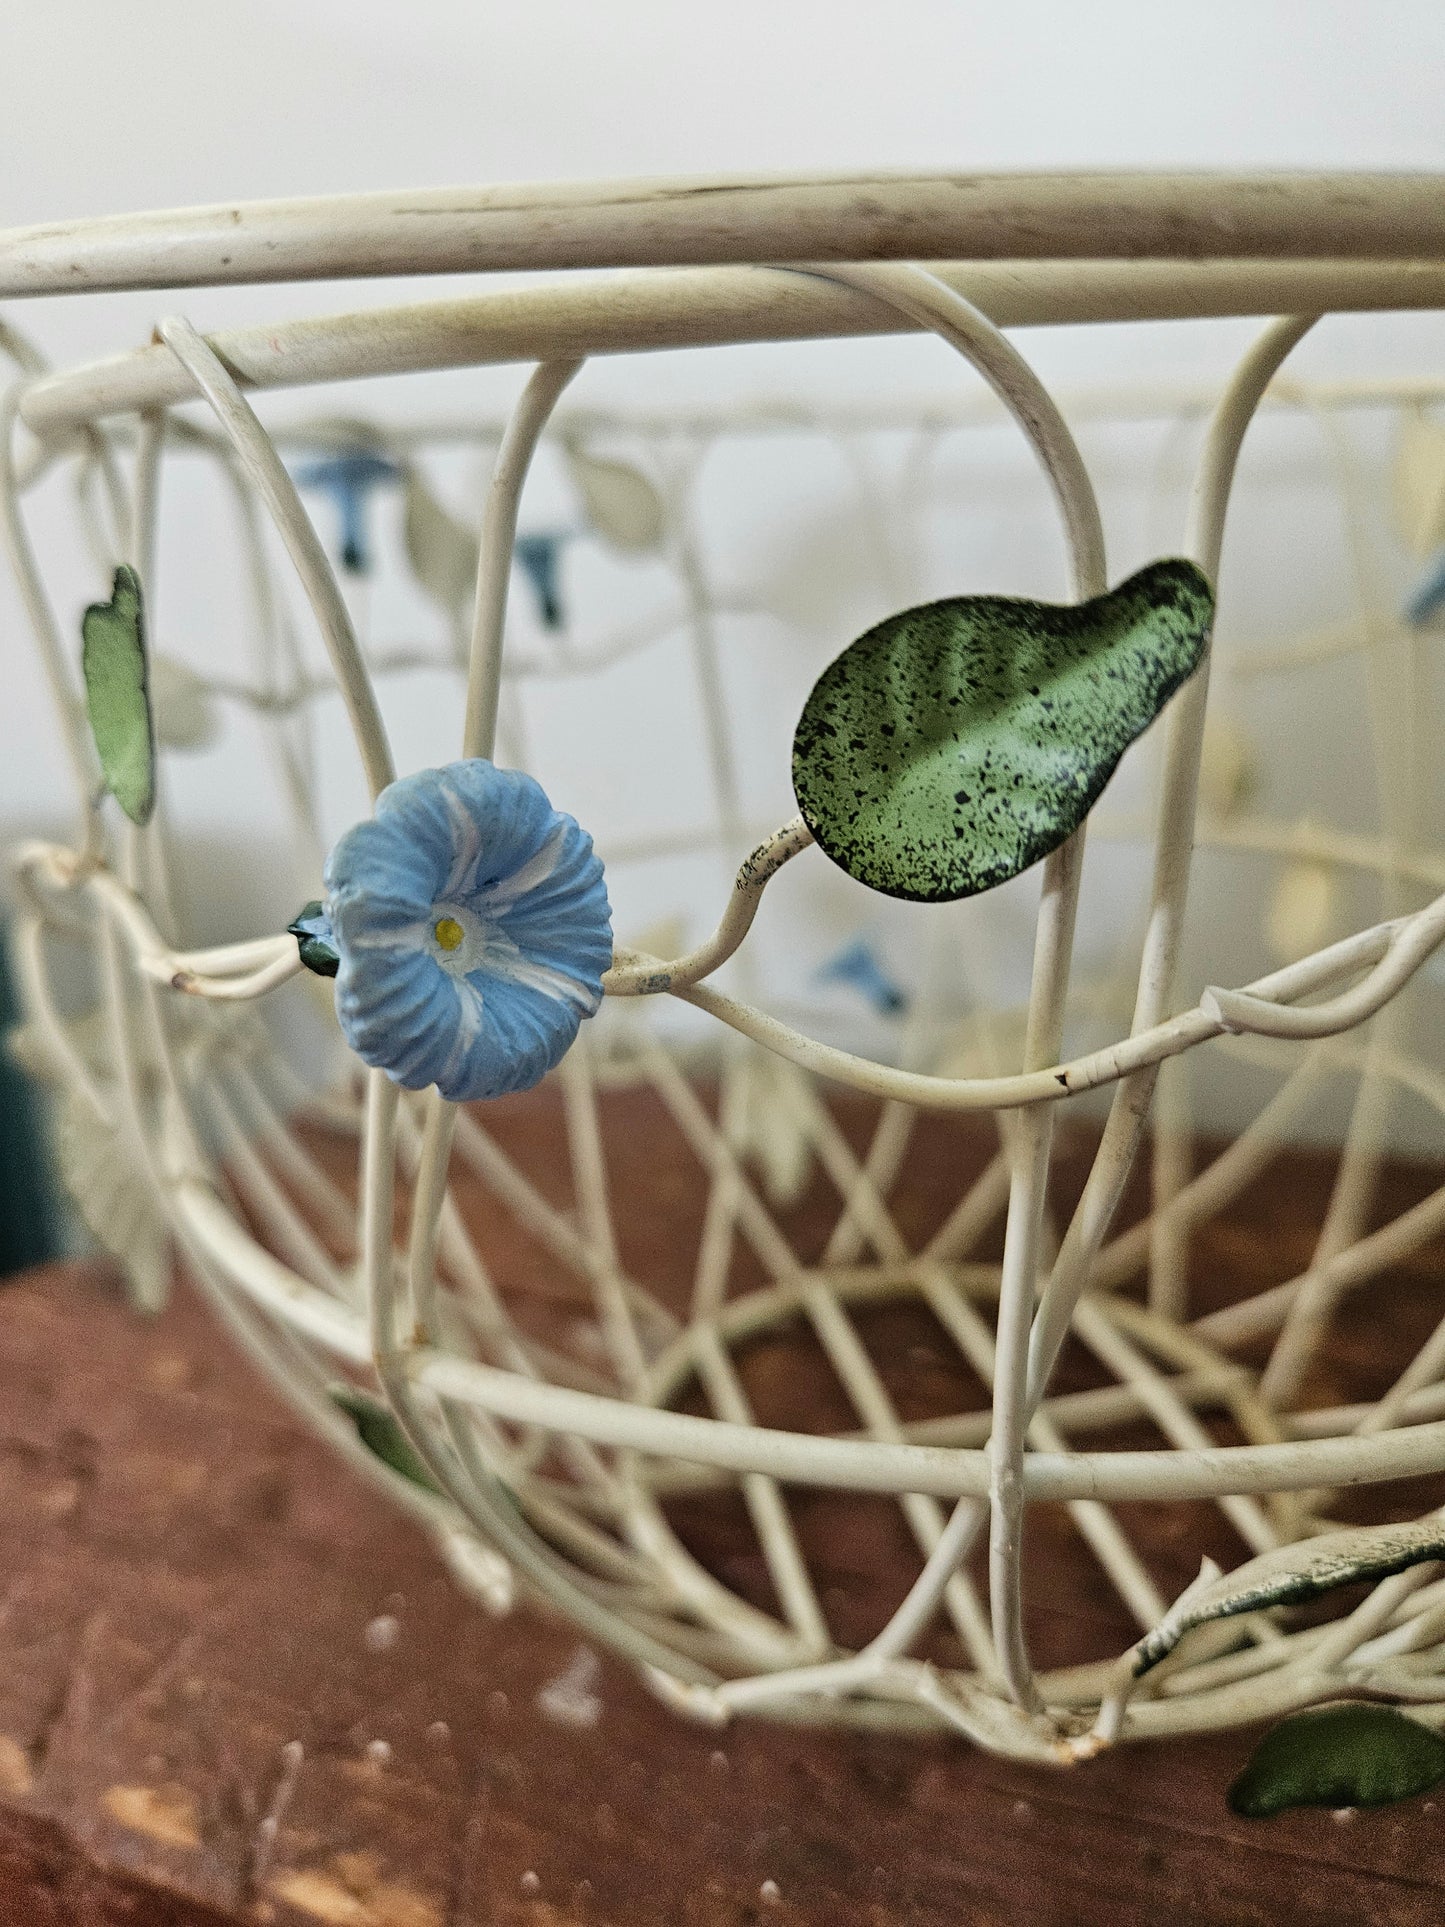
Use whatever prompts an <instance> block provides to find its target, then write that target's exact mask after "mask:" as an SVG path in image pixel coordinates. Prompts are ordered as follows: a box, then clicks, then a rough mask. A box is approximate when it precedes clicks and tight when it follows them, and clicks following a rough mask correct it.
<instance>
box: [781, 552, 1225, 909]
mask: <svg viewBox="0 0 1445 1927" xmlns="http://www.w3.org/2000/svg"><path fill="white" fill-rule="evenodd" d="M1213 616H1214V592H1213V590H1212V589H1211V588H1210V586H1209V583H1208V581H1207V579H1206V578H1205V576H1204V575H1203V574H1202V573H1201V571H1200V570H1199V569H1197V568H1196V567H1195V566H1194V564H1193V563H1192V562H1184V561H1168V562H1154V563H1151V564H1150V566H1149V567H1148V568H1147V569H1141V570H1140V572H1139V573H1138V574H1137V575H1134V576H1131V577H1130V578H1129V580H1128V581H1127V582H1124V583H1121V584H1120V586H1119V587H1118V588H1117V589H1113V590H1111V591H1110V592H1109V594H1107V595H1102V596H1096V597H1095V598H1094V600H1093V601H1092V602H1081V603H1072V604H1060V603H1048V602H1026V601H1021V600H1017V599H1013V598H1010V597H1006V596H953V597H950V598H949V599H948V600H946V601H943V602H927V603H924V604H922V605H921V606H920V607H918V608H915V609H905V610H904V611H903V612H902V614H900V615H896V616H890V617H889V618H888V619H887V620H886V621H885V622H880V623H879V624H878V625H877V627H876V628H873V629H870V630H869V631H868V632H867V633H866V635H862V636H860V637H859V638H858V640H857V641H856V642H854V643H853V644H851V645H850V647H849V648H847V649H845V650H844V651H843V653H842V655H841V656H839V657H838V658H837V659H836V660H835V661H834V662H833V663H831V664H830V665H829V667H828V668H827V669H825V670H824V671H823V674H822V675H821V676H820V677H819V679H818V681H817V683H816V684H815V685H814V687H813V691H812V694H811V695H810V696H809V697H808V700H807V702H806V703H805V705H804V707H803V714H802V718H801V720H800V721H799V724H798V729H797V734H796V736H795V737H794V741H793V788H794V789H795V791H796V792H797V797H798V805H799V808H800V809H801V810H802V812H803V818H804V820H805V822H806V823H807V825H808V827H809V829H810V830H811V831H812V832H813V835H814V836H815V837H816V838H817V840H818V843H819V845H820V847H821V848H822V849H823V850H824V851H825V852H826V854H827V855H828V856H830V857H831V858H832V859H833V861H834V862H835V863H837V864H838V865H839V866H840V867H841V868H842V869H844V870H846V871H847V872H848V874H849V876H851V877H856V878H857V879H858V881H859V882H860V883H866V884H867V885H868V886H869V887H870V888H871V889H874V890H881V891H882V892H884V894H885V895H887V896H893V897H907V898H910V899H912V900H913V901H915V902H919V903H948V902H951V901H952V900H953V899H955V898H957V897H969V896H975V895H977V894H978V892H979V891H981V890H991V889H993V888H994V887H995V885H997V884H1000V883H1006V882H1007V881H1008V879H1009V878H1010V877H1014V876H1017V875H1018V874H1019V872H1020V871H1022V870H1026V869H1028V868H1029V866H1030V865H1031V864H1033V863H1036V862H1038V860H1039V858H1040V857H1043V856H1047V855H1048V853H1049V851H1050V850H1055V849H1057V848H1058V846H1059V845H1060V844H1061V843H1063V842H1064V841H1066V839H1067V838H1068V837H1070V836H1072V834H1073V833H1074V831H1075V830H1076V829H1078V827H1079V825H1080V824H1081V823H1082V822H1083V820H1084V818H1085V816H1087V814H1088V812H1089V811H1090V809H1091V808H1092V807H1093V805H1094V803H1095V801H1096V800H1097V798H1098V796H1099V793H1100V791H1101V790H1102V789H1103V787H1104V785H1105V783H1107V782H1108V780H1109V777H1110V776H1111V775H1112V774H1113V771H1114V767H1115V765H1116V764H1117V763H1118V761H1119V758H1120V757H1121V756H1122V755H1123V753H1124V751H1125V750H1126V749H1127V748H1128V747H1129V745H1130V743H1132V742H1133V740H1134V738H1135V737H1136V736H1138V735H1140V734H1141V733H1142V732H1143V731H1144V730H1145V729H1147V728H1148V726H1149V724H1150V723H1151V722H1152V721H1153V720H1154V718H1155V717H1156V716H1157V715H1158V713H1159V711H1160V710H1161V709H1162V708H1163V706H1164V704H1165V703H1166V702H1167V701H1168V700H1169V698H1170V697H1171V696H1172V695H1173V694H1174V691H1175V690H1176V689H1178V687H1179V685H1180V684H1181V683H1182V682H1183V681H1184V680H1185V679H1186V677H1188V676H1189V675H1190V674H1191V673H1192V672H1193V670H1194V669H1195V668H1196V667H1197V666H1198V663H1199V660H1200V657H1201V656H1202V655H1203V653H1204V647H1205V644H1206V643H1207V641H1208V639H1209V630H1210V624H1211V622H1212V621H1213Z"/></svg>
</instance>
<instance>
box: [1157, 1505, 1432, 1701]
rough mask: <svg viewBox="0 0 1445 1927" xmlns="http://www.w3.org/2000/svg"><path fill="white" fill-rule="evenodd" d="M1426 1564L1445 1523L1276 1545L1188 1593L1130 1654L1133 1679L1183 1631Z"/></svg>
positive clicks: (1354, 1530)
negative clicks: (1132, 1663) (1211, 1621)
mask: <svg viewBox="0 0 1445 1927" xmlns="http://www.w3.org/2000/svg"><path fill="white" fill-rule="evenodd" d="M1427 1559H1445V1519H1441V1518H1435V1517H1432V1518H1427V1519H1415V1520H1412V1521H1410V1522H1409V1523H1407V1524H1403V1525H1388V1526H1348V1527H1346V1528H1345V1529H1344V1530H1343V1531H1340V1532H1321V1533H1319V1534H1317V1535H1316V1536H1315V1537H1314V1538H1312V1539H1302V1540H1300V1541H1299V1542H1298V1543H1296V1544H1293V1545H1286V1546H1273V1547H1271V1549H1270V1550H1269V1551H1268V1552H1261V1553H1259V1554H1257V1555H1256V1557H1255V1558H1253V1559H1246V1560H1245V1562H1244V1564H1243V1565H1242V1566H1236V1567H1235V1569H1234V1571H1233V1572H1227V1573H1224V1574H1223V1575H1222V1576H1220V1577H1218V1578H1214V1579H1212V1580H1211V1581H1210V1582H1209V1584H1208V1585H1203V1586H1192V1587H1191V1588H1190V1589H1189V1591H1188V1592H1187V1593H1186V1594H1185V1595H1184V1597H1183V1599H1182V1600H1181V1601H1180V1602H1179V1603H1178V1604H1176V1605H1175V1606H1173V1607H1172V1608H1171V1609H1170V1611H1169V1612H1168V1613H1166V1614H1165V1616H1164V1618H1163V1619H1161V1620H1160V1622H1159V1624H1158V1625H1157V1626H1156V1627H1155V1628H1154V1629H1153V1631H1152V1632H1148V1633H1146V1634H1145V1635H1144V1637H1143V1638H1142V1639H1141V1640H1140V1641H1139V1643H1138V1645H1137V1646H1136V1647H1135V1648H1134V1677H1135V1678H1136V1679H1138V1678H1139V1677H1141V1675H1143V1674H1144V1673H1147V1672H1148V1671H1149V1670H1150V1668H1151V1667H1154V1666H1157V1665H1158V1664H1159V1662H1160V1660H1161V1659H1163V1658H1164V1657H1165V1656H1166V1655H1167V1654H1169V1653H1172V1652H1173V1650H1174V1648H1175V1647H1176V1646H1177V1645H1178V1644H1179V1642H1180V1640H1181V1639H1182V1638H1183V1637H1184V1635H1185V1634H1186V1633H1187V1632H1190V1631H1191V1630H1192V1629H1193V1628H1194V1627H1195V1626H1203V1625H1205V1624H1206V1623H1207V1622H1208V1621H1209V1620H1211V1619H1232V1618H1234V1617H1236V1616H1237V1615H1238V1614H1240V1613H1255V1612H1263V1611H1265V1610H1266V1609H1267V1608H1268V1607H1271V1606H1298V1605H1300V1604H1302V1603H1303V1601H1305V1600H1306V1599H1316V1598H1318V1597H1319V1595H1320V1594H1321V1593H1325V1592H1330V1591H1332V1590H1333V1589H1334V1588H1335V1587H1336V1586H1348V1585H1352V1584H1354V1583H1356V1582H1358V1581H1359V1580H1361V1579H1372V1580H1373V1579H1387V1578H1388V1577H1389V1576H1390V1574H1391V1573H1395V1572H1404V1571H1405V1570H1406V1569H1407V1568H1408V1567H1410V1566H1418V1565H1420V1564H1422V1563H1423V1562H1424V1561H1425V1560H1427Z"/></svg>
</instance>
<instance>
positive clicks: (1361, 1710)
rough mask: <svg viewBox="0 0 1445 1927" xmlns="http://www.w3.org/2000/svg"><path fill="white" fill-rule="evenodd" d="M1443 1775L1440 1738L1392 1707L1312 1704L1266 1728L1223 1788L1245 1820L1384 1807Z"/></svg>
mask: <svg viewBox="0 0 1445 1927" xmlns="http://www.w3.org/2000/svg"><path fill="white" fill-rule="evenodd" d="M1442 1779H1445V1740H1442V1739H1441V1737H1440V1735H1439V1734H1438V1733H1432V1732H1431V1730H1430V1728H1429V1727H1428V1726H1422V1725H1421V1724H1420V1722H1419V1721H1418V1720H1411V1719H1407V1718H1406V1717H1405V1715H1404V1714H1403V1713H1397V1712H1396V1711H1395V1710H1394V1708H1393V1707H1390V1706H1367V1705H1357V1706H1347V1705H1341V1706H1317V1707H1314V1708H1312V1709H1311V1710H1310V1711H1309V1712H1308V1713H1297V1714H1296V1715H1295V1716H1294V1718H1293V1719H1288V1720H1284V1721H1283V1722H1281V1724H1280V1725H1279V1726H1276V1727H1272V1728H1271V1729H1270V1731H1269V1732H1268V1733H1266V1734H1265V1736H1264V1738H1263V1739H1262V1740H1261V1741H1260V1743H1259V1745H1258V1746H1257V1747H1256V1748H1255V1750H1254V1752H1253V1753H1252V1754H1251V1756H1250V1760H1249V1764H1248V1765H1247V1766H1246V1767H1245V1769H1244V1771H1243V1772H1242V1773H1241V1774H1240V1776H1239V1778H1238V1779H1237V1780H1236V1781H1235V1782H1234V1784H1233V1786H1232V1787H1231V1788H1230V1789H1229V1804H1230V1806H1231V1807H1232V1808H1233V1809H1234V1811H1235V1812H1236V1813H1242V1814H1244V1815H1245V1816H1246V1818H1248V1819H1251V1820H1264V1819H1267V1818H1268V1817H1269V1815H1270V1814H1272V1813H1283V1812H1285V1810H1286V1809H1287V1808H1289V1807H1383V1806H1389V1805H1390V1804H1391V1803H1392V1802H1393V1801H1395V1800H1408V1799H1411V1798H1412V1797H1413V1796H1414V1795H1415V1794H1417V1793H1424V1792H1426V1791H1427V1790H1428V1789H1429V1788H1430V1787H1432V1786H1434V1785H1435V1784H1436V1782H1437V1781H1439V1780H1442Z"/></svg>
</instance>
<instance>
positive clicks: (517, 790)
mask: <svg viewBox="0 0 1445 1927" xmlns="http://www.w3.org/2000/svg"><path fill="white" fill-rule="evenodd" d="M326 911H327V915H328V916H329V919H330V924H331V930H332V933H333V935H334V941H335V945H336V948H337V950H338V952H339V953H340V957H341V966H340V970H339V972H338V974H337V980H336V1014H337V1016H338V1018H339V1019H340V1022H341V1028H342V1030H343V1031H344V1032H345V1034H346V1040H347V1042H348V1043H349V1044H350V1045H351V1048H352V1049H353V1050H354V1051H355V1052H356V1054H357V1056H358V1057H360V1058H361V1059H362V1061H363V1062H364V1063H367V1064H371V1065H372V1066H374V1067H375V1068H376V1069H378V1070H384V1071H385V1072H386V1073H387V1074H388V1076H390V1077H392V1078H393V1079H395V1081H396V1082H397V1083H398V1084H403V1085H405V1086H406V1088H407V1089H408V1090H413V1091H415V1090H421V1089H423V1088H424V1087H425V1086H426V1085H428V1084H435V1085H436V1086H437V1087H438V1088H439V1089H440V1091H441V1094H442V1096H443V1097H448V1098H453V1099H456V1100H466V1099H470V1098H477V1097H500V1096H501V1095H502V1094H503V1093H504V1092H507V1091H525V1090H529V1089H530V1088H531V1086H532V1085H533V1084H535V1083H537V1082H538V1081H539V1080H540V1079H541V1078H542V1077H544V1076H545V1075H546V1073H547V1072H548V1071H549V1070H550V1069H551V1068H552V1066H553V1065H554V1064H556V1063H557V1062H558V1061H559V1059H560V1058H561V1057H562V1056H563V1055H564V1054H565V1053H566V1051H567V1048H568V1046H569V1045H570V1044H571V1042H572V1040H573V1038H574V1037H575V1036H576V1035H577V1028H578V1025H579V1024H580V1023H581V1021H582V1019H583V1018H584V1017H590V1016H591V1015H592V1013H593V1012H594V1011H595V1010H596V1009H597V1006H598V1004H599V1003H600V1002H601V1001H602V982H601V979H602V973H603V971H604V970H606V969H607V967H608V965H609V964H610V963H611V961H612V913H611V910H610V908H609V906H608V902H607V889H606V885H605V884H604V882H603V878H602V864H601V862H600V860H599V859H598V857H597V856H596V855H595V854H594V853H593V849H592V839H591V837H590V836H588V835H587V833H586V831H585V830H583V829H581V828H580V827H579V826H578V825H577V824H576V823H575V822H574V821H573V819H572V818H571V817H570V816H564V815H563V814H562V813H561V812H560V811H558V810H554V809H553V808H552V805H551V804H550V803H549V802H548V800H547V797H546V794H545V792H544V791H543V789H542V787H541V785H540V784H538V783H536V782H534V781H533V779H532V778H531V777H530V776H524V775H522V773H521V772H520V771H518V770H504V769H497V768H496V767H495V766H494V765H493V764H491V763H488V762H485V761H483V760H482V759H481V758H480V757H478V758H476V759H474V760H472V761H469V762H463V763H450V764H448V765H447V767H446V768H445V769H427V770H421V771H419V772H418V773H417V774H416V775H415V776H407V777H403V778H402V780H401V781H400V782H399V783H393V784H391V786H390V787H389V788H388V789H385V790H383V791H382V793H381V795H380V796H379V797H378V798H377V802H376V814H375V816H374V817H373V818H372V819H371V820H370V821H369V822H366V823H358V824H357V825H355V827H354V828H352V829H350V830H348V831H347V832H346V834H345V835H344V836H343V837H342V838H341V840H340V841H339V842H338V843H337V845H336V847H335V848H334V849H333V850H332V852H331V854H330V856H329V857H328V858H327V860H326Z"/></svg>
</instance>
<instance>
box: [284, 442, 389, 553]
mask: <svg viewBox="0 0 1445 1927" xmlns="http://www.w3.org/2000/svg"><path fill="white" fill-rule="evenodd" d="M404 473H405V471H404V470H403V469H402V468H401V466H400V465H399V464H398V463H396V462H394V461H392V459H391V457H390V456H389V455H381V454H378V453H377V451H376V450H375V449H370V448H343V449H339V450H338V451H337V452H336V453H335V454H334V455H321V456H318V457H317V458H316V460H315V461H311V462H302V463H301V464H300V466H299V467H298V468H297V469H296V471H295V475H296V486H297V487H298V488H319V489H322V490H324V492H325V493H326V494H327V495H329V496H330V497H331V499H332V500H333V501H334V502H335V504H336V512H337V515H338V516H339V517H340V519H341V564H342V567H343V568H345V569H347V570H348V571H349V572H350V573H351V574H352V575H367V574H369V573H370V570H371V543H370V541H369V540H368V537H367V529H366V504H367V499H368V497H369V496H370V494H371V491H372V490H373V489H374V488H375V487H377V485H378V484H379V483H381V482H399V481H400V480H401V479H402V478H403V475H404Z"/></svg>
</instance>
